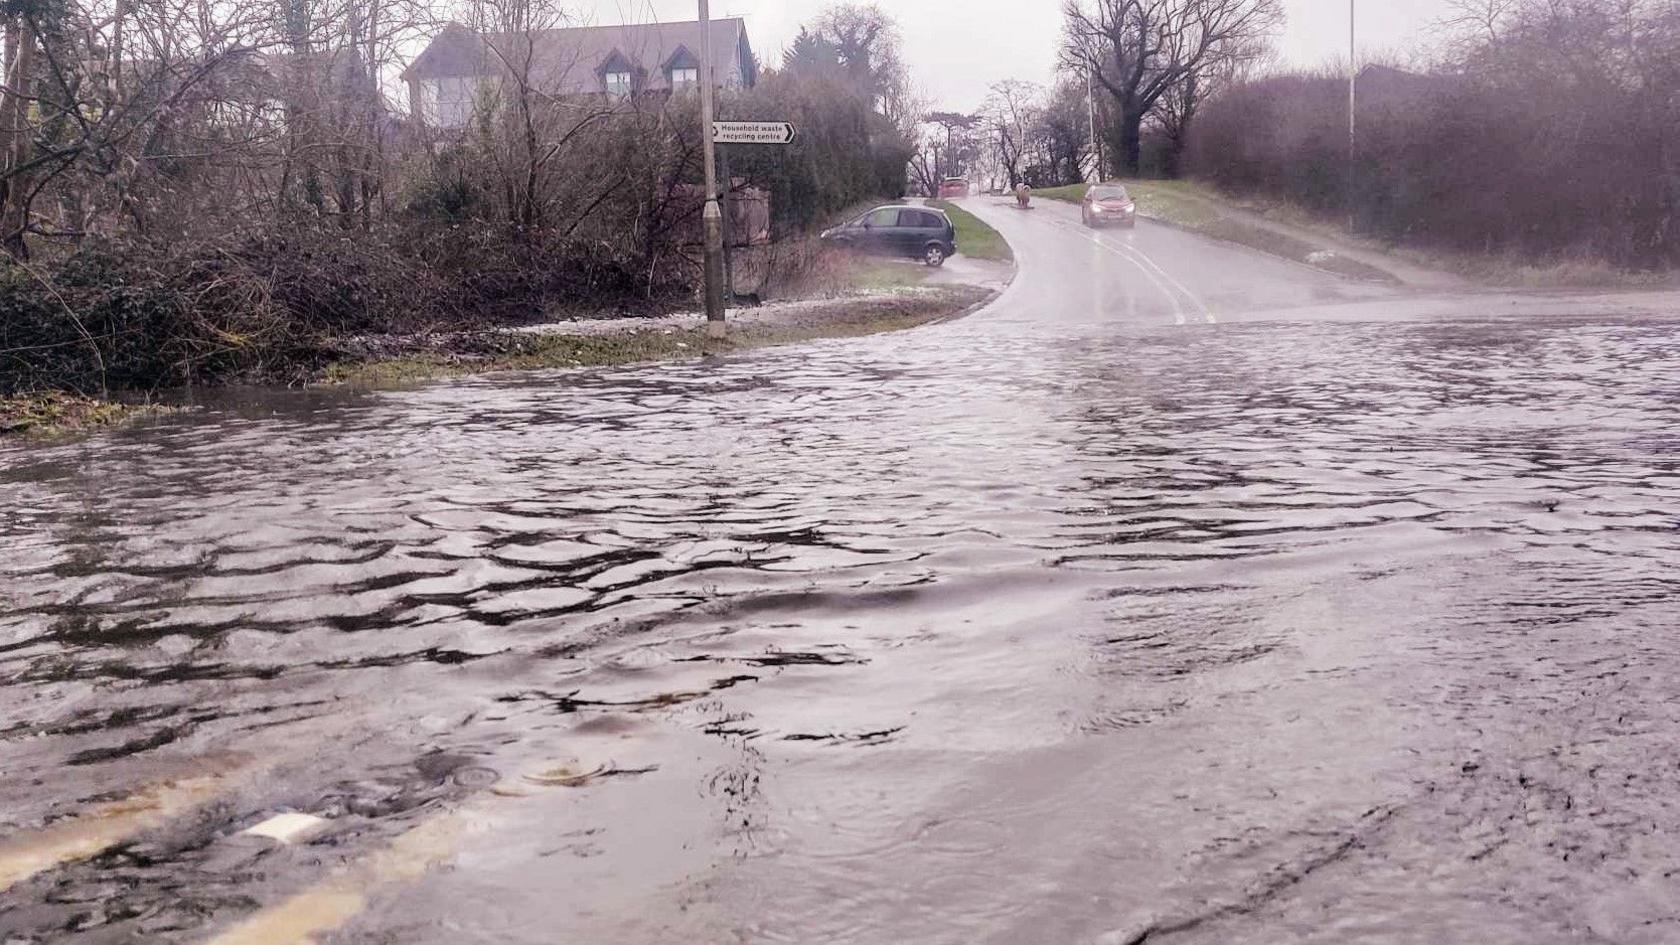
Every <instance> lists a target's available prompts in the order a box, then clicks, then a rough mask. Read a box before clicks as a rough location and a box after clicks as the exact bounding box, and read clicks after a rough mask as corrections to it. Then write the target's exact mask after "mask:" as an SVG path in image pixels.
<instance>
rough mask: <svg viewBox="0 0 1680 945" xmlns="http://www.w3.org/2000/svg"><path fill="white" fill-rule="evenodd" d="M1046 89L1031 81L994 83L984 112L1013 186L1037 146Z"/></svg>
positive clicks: (1011, 187) (1002, 163)
mask: <svg viewBox="0 0 1680 945" xmlns="http://www.w3.org/2000/svg"><path fill="white" fill-rule="evenodd" d="M1043 100H1044V89H1043V87H1042V86H1039V85H1037V84H1035V83H1032V82H1023V81H1020V80H1018V79H1009V80H1006V81H1003V82H998V83H996V84H995V85H993V86H992V90H991V95H989V96H988V97H987V98H986V102H985V104H984V105H982V106H981V116H982V118H983V119H984V121H985V122H986V126H987V131H988V132H989V133H990V135H991V138H992V144H993V147H994V148H995V151H996V153H997V159H998V165H999V166H1000V167H1001V168H1002V169H1003V172H1004V176H1005V177H1007V178H1008V182H1009V187H1010V189H1014V187H1015V185H1016V184H1019V183H1020V182H1021V180H1022V170H1023V167H1022V165H1023V163H1024V162H1025V161H1026V159H1027V156H1028V154H1029V153H1030V152H1031V151H1033V150H1035V148H1036V146H1037V143H1038V142H1037V140H1036V139H1037V137H1038V133H1039V117H1040V112H1041V111H1042V109H1043Z"/></svg>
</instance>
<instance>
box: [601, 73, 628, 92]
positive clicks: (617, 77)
mask: <svg viewBox="0 0 1680 945" xmlns="http://www.w3.org/2000/svg"><path fill="white" fill-rule="evenodd" d="M607 94H608V95H610V96H612V97H613V98H629V97H630V73H629V72H627V71H620V70H616V69H615V70H613V71H611V72H608V73H607Z"/></svg>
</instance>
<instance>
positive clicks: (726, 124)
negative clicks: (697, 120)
mask: <svg viewBox="0 0 1680 945" xmlns="http://www.w3.org/2000/svg"><path fill="white" fill-rule="evenodd" d="M798 134H799V133H798V132H797V131H795V130H794V127H793V122H789V121H714V122H712V140H713V141H714V142H716V143H718V144H792V143H793V139H794V138H795V137H797V136H798Z"/></svg>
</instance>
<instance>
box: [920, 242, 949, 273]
mask: <svg viewBox="0 0 1680 945" xmlns="http://www.w3.org/2000/svg"><path fill="white" fill-rule="evenodd" d="M922 262H925V263H927V264H928V265H929V266H932V267H933V268H935V269H938V268H939V267H940V266H943V265H945V247H943V246H941V245H939V244H938V243H929V244H928V245H927V248H926V249H924V250H922Z"/></svg>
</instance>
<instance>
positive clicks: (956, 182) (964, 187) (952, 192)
mask: <svg viewBox="0 0 1680 945" xmlns="http://www.w3.org/2000/svg"><path fill="white" fill-rule="evenodd" d="M967 196H968V178H966V177H947V178H945V179H944V180H942V181H940V182H939V199H940V200H952V199H955V198H958V197H967Z"/></svg>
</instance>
